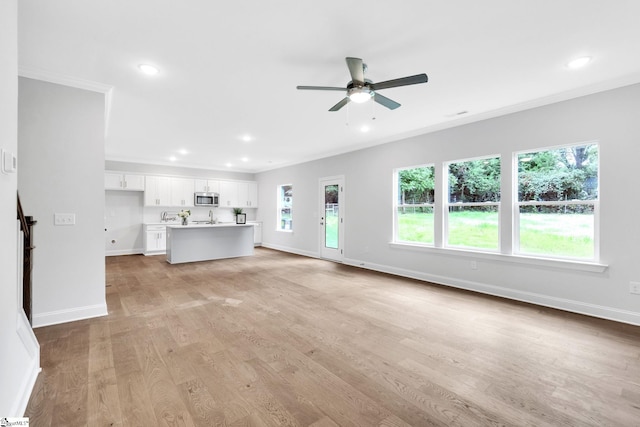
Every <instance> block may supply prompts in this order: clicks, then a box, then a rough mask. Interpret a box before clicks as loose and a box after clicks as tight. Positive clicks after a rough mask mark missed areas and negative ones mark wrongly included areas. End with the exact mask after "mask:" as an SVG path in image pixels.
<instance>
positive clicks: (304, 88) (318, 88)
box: [296, 86, 347, 92]
mask: <svg viewBox="0 0 640 427" xmlns="http://www.w3.org/2000/svg"><path fill="white" fill-rule="evenodd" d="M296 89H299V90H339V91H342V92H344V91H345V90H347V89H345V88H343V87H334V86H296Z"/></svg>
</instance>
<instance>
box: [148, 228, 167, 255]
mask: <svg viewBox="0 0 640 427" xmlns="http://www.w3.org/2000/svg"><path fill="white" fill-rule="evenodd" d="M166 250H167V227H165V226H164V225H145V226H144V254H145V255H158V254H163V253H165V252H166Z"/></svg>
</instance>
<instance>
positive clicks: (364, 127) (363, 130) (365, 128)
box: [360, 125, 371, 132]
mask: <svg viewBox="0 0 640 427" xmlns="http://www.w3.org/2000/svg"><path fill="white" fill-rule="evenodd" d="M370 130H371V128H369V126H367V125H363V126H362V127H361V128H360V132H369V131H370Z"/></svg>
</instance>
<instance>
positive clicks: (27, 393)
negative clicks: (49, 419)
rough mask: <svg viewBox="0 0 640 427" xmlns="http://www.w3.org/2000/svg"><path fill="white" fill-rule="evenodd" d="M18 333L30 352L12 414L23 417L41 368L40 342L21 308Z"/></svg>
mask: <svg viewBox="0 0 640 427" xmlns="http://www.w3.org/2000/svg"><path fill="white" fill-rule="evenodd" d="M17 326H18V327H17V331H16V332H17V334H18V336H19V337H20V340H21V341H22V344H23V345H24V348H25V350H26V351H27V353H28V354H29V368H28V369H27V372H26V375H25V377H24V381H23V382H22V384H20V387H18V390H17V393H16V399H15V401H14V402H13V405H12V408H11V410H10V414H9V415H12V416H17V417H21V416H22V415H24V412H25V411H26V410H27V405H28V404H29V398H30V397H31V393H32V392H33V387H34V385H35V384H36V380H37V379H38V374H39V373H40V371H42V369H41V368H40V344H38V340H37V338H36V336H35V334H34V333H33V329H31V325H30V324H29V319H27V316H25V314H24V311H22V310H19V313H18V325H17Z"/></svg>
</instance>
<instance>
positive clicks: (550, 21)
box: [19, 0, 640, 172]
mask: <svg viewBox="0 0 640 427" xmlns="http://www.w3.org/2000/svg"><path fill="white" fill-rule="evenodd" d="M638 17H640V1H638V0H616V1H612V2H604V1H602V0H561V1H559V0H536V1H534V0H483V1H478V0H457V1H435V0H402V1H383V0H381V1H378V2H371V1H367V2H365V1H360V0H322V1H310V0H273V1H264V0H244V1H230V2H219V1H211V0H179V1H176V0H134V1H131V0H126V1H125V0H110V1H104V0H100V1H99V0H56V1H51V0H20V1H19V30H20V33H19V36H20V37H19V65H20V74H21V75H23V76H27V77H29V76H31V77H38V78H42V79H45V80H50V81H58V82H64V81H67V82H72V83H77V84H79V85H80V86H82V85H83V84H84V85H85V87H86V86H89V87H90V86H92V85H93V86H95V87H96V88H97V89H98V90H100V89H101V88H103V87H110V86H112V87H113V91H112V97H111V106H110V111H109V120H108V129H107V136H106V145H105V153H106V158H107V159H108V160H123V161H133V162H142V163H154V164H171V165H176V166H187V167H199V168H207V169H222V170H235V171H246V172H256V171H261V170H268V169H272V168H276V167H279V166H283V165H287V164H293V163H298V162H302V161H305V160H310V159H315V158H320V157H325V156H328V155H331V154H336V153H341V152H346V151H352V150H355V149H358V148H362V147H366V146H371V145H376V144H380V143H384V142H388V141H392V140H396V139H399V138H401V137H405V136H410V135H415V134H419V133H424V132H428V131H432V130H435V129H441V128H444V127H449V126H454V125H458V124H461V123H466V122H470V121H475V120H480V119H483V118H487V117H492V116H496V115H499V114H504V113H508V112H512V111H518V110H521V109H524V108H528V107H531V106H537V105H543V104H545V103H549V102H554V101H558V100H562V99H568V98H571V97H575V96H579V95H582V94H587V93H592V92H595V91H599V90H604V89H609V88H613V87H618V86H623V85H626V84H631V83H636V82H640V55H638V49H639V48H640V25H639V20H638ZM583 55H589V56H592V57H593V60H592V62H591V63H590V64H589V65H588V66H587V67H585V68H582V69H579V70H569V69H567V67H566V66H565V64H566V63H567V61H569V60H570V59H573V58H576V57H579V56H583ZM347 56H354V57H360V58H363V59H364V62H365V63H367V65H368V72H367V74H366V77H367V78H369V79H371V80H373V81H374V82H379V81H384V80H389V79H394V78H398V77H405V76H409V75H414V74H419V73H426V74H427V75H428V76H429V82H428V83H427V84H419V85H415V86H407V87H400V88H392V89H386V90H384V91H382V92H381V94H383V95H385V96H387V97H389V98H391V99H393V100H395V101H397V102H399V103H401V104H402V106H401V107H400V108H398V109H396V110H394V111H390V110H387V109H385V108H384V107H382V106H380V105H378V104H375V103H373V102H370V103H367V104H360V105H356V104H353V103H351V104H349V105H348V106H347V107H345V108H343V109H342V110H341V111H339V112H328V111H327V110H328V109H329V108H330V107H331V106H333V105H334V104H335V103H337V102H338V101H339V100H340V99H342V97H343V94H342V93H340V92H316V91H298V90H296V86H297V85H315V86H346V84H347V82H348V81H349V80H350V78H349V72H348V69H347V66H346V64H345V57H347ZM140 63H150V64H155V65H157V66H158V67H159V68H160V73H159V74H158V75H157V76H155V77H147V76H144V75H142V74H141V73H140V72H139V71H138V70H137V65H138V64H140ZM462 111H467V112H468V113H466V114H463V115H456V114H457V113H459V112H462ZM372 117H375V120H372ZM362 124H367V125H368V126H369V127H370V131H369V132H367V133H363V132H361V131H360V128H361V126H362ZM244 135H250V136H251V137H252V139H251V140H250V141H248V142H246V141H243V140H242V137H243V136H244ZM181 149H182V150H187V151H188V154H184V155H183V154H180V153H179V152H178V151H179V150H181ZM171 156H175V157H176V159H177V160H175V161H173V162H172V161H170V160H169V159H170V157H171ZM243 157H244V158H246V159H245V160H246V161H243V160H242V158H243ZM228 164H230V165H231V166H227V165H228Z"/></svg>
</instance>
